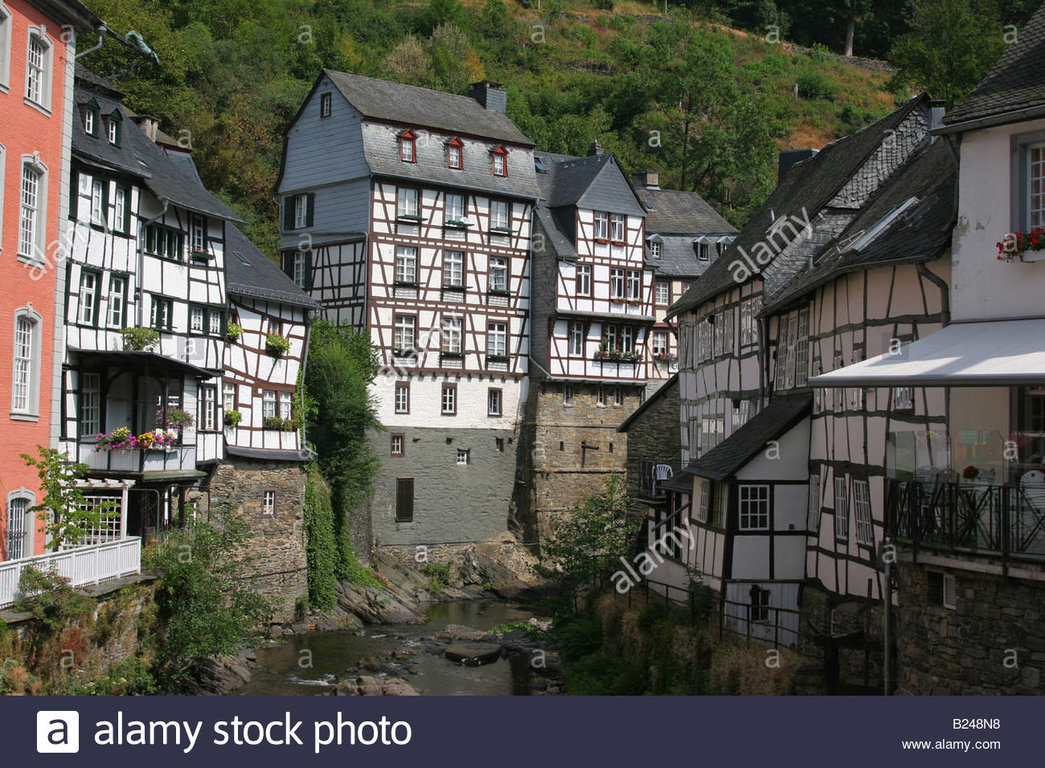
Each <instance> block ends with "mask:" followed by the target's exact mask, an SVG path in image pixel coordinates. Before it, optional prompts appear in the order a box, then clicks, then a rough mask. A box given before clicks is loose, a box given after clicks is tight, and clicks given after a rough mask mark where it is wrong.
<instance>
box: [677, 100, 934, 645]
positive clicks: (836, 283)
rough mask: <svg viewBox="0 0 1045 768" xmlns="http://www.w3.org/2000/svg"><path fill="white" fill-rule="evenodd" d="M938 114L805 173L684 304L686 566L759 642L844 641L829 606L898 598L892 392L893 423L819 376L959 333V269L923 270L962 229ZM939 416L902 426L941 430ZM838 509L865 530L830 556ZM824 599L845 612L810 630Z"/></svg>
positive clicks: (897, 124) (827, 155)
mask: <svg viewBox="0 0 1045 768" xmlns="http://www.w3.org/2000/svg"><path fill="white" fill-rule="evenodd" d="M938 116H939V111H938V110H937V108H936V107H934V105H932V104H931V103H930V102H929V101H928V100H927V99H925V98H919V99H916V100H913V101H912V102H911V103H910V104H908V105H907V106H905V107H904V108H902V109H900V110H897V111H896V112H894V113H893V114H892V115H890V116H888V117H886V118H884V119H883V120H881V121H879V122H878V123H876V124H874V125H872V126H869V127H867V128H865V129H863V130H862V131H859V132H858V133H856V134H853V135H852V136H849V137H846V138H844V139H842V140H839V141H838V142H835V143H833V144H831V145H829V146H828V147H826V148H825V149H824V150H823V151H822V152H820V153H819V154H816V155H814V156H812V157H810V158H809V159H807V160H805V161H804V162H801V163H799V164H797V165H795V166H793V167H792V168H790V170H788V171H787V173H786V175H785V176H784V177H783V178H782V179H781V182H780V185H779V186H778V188H777V190H776V191H775V192H774V193H773V194H772V195H771V196H770V198H769V200H768V201H767V202H766V204H765V205H764V206H763V208H762V209H761V210H760V211H759V212H758V213H757V214H756V215H755V217H754V219H753V221H752V223H751V224H749V225H748V227H746V228H745V230H744V231H743V232H741V233H740V235H739V237H738V238H737V241H736V243H735V244H734V245H733V246H732V247H730V248H729V249H727V250H726V251H725V253H724V254H723V257H722V258H721V259H720V260H719V261H718V262H716V263H715V264H714V265H713V266H712V267H711V268H710V269H709V270H708V272H706V273H705V275H704V277H703V278H702V279H701V280H700V281H698V283H697V285H696V286H695V287H694V288H693V289H692V290H691V291H690V292H689V293H688V294H687V295H686V297H684V299H683V300H682V301H681V302H679V303H678V304H676V305H675V307H673V308H672V313H673V314H675V315H680V316H681V322H680V326H681V328H682V339H683V341H682V374H681V376H680V383H681V387H682V393H681V400H682V406H681V414H680V417H681V427H682V440H683V444H684V448H683V450H684V453H686V454H687V456H688V458H689V464H688V465H687V467H686V469H685V471H684V477H683V478H681V482H679V481H678V480H676V484H677V487H680V488H681V487H688V486H689V485H690V484H692V488H691V489H690V492H689V493H688V494H685V495H684V496H683V497H682V498H681V499H680V500H678V501H676V504H677V506H678V514H679V515H681V514H682V513H683V512H685V513H686V514H688V515H689V520H690V522H691V523H692V525H693V526H694V531H695V533H696V536H695V546H694V547H693V551H692V554H691V559H690V560H689V561H688V563H687V564H689V565H692V566H695V567H696V568H697V569H698V570H699V571H700V572H701V574H702V575H703V578H704V580H705V582H706V583H707V584H708V585H709V586H711V587H712V588H713V589H714V590H715V591H716V592H718V593H719V595H720V597H721V598H722V600H723V622H724V625H725V626H727V627H728V628H730V629H733V630H735V631H739V632H741V633H743V634H745V635H749V636H753V637H757V638H760V639H763V640H767V641H770V642H774V643H777V644H781V645H792V646H794V645H798V643H799V639H800V631H802V630H800V627H805V626H808V625H809V624H810V623H811V624H812V625H813V626H816V627H817V628H818V630H819V631H821V632H822V633H823V634H824V635H827V636H830V635H831V634H832V633H831V628H830V626H829V624H830V621H831V616H830V614H829V613H828V611H826V610H819V609H821V608H824V606H825V605H826V606H828V607H830V608H834V607H837V606H838V605H839V604H841V603H843V602H846V601H847V600H852V599H854V598H859V599H862V600H870V601H872V602H874V601H880V600H881V590H880V586H881V585H880V583H879V582H877V581H876V580H875V579H874V578H873V575H872V574H874V573H876V565H877V561H876V553H877V551H878V550H877V547H878V545H879V544H880V540H881V530H882V521H883V520H884V503H883V498H882V495H881V482H880V477H881V474H883V472H884V466H885V463H886V459H885V454H886V445H885V440H884V434H885V425H886V423H887V422H888V419H889V416H888V415H887V414H888V413H889V412H890V411H891V410H892V405H893V403H892V400H891V399H890V398H889V397H888V396H887V395H888V393H886V394H883V395H881V396H880V397H879V398H878V399H877V400H876V402H880V403H881V409H878V406H877V405H876V406H875V408H876V409H878V410H874V411H872V412H870V413H868V412H865V407H866V405H867V404H866V402H865V400H864V397H863V393H862V391H861V392H853V393H849V396H848V397H851V399H846V400H845V401H844V402H834V401H832V402H831V403H826V402H825V401H824V399H823V396H822V393H821V394H820V395H819V396H818V398H814V396H813V393H812V392H811V390H810V388H809V386H808V378H809V376H810V375H812V374H813V373H816V372H818V371H821V370H824V368H825V367H835V366H840V365H842V364H844V363H843V361H844V360H845V359H847V356H851V355H854V354H855V355H863V354H866V352H865V350H866V349H875V350H877V349H879V348H881V347H880V345H882V344H885V345H886V347H888V345H889V344H890V340H891V339H894V338H900V337H904V338H910V337H911V336H913V335H918V334H919V333H925V332H927V329H931V328H932V327H933V325H934V324H935V325H936V326H938V325H939V324H940V323H941V322H942V314H941V313H942V312H943V311H944V308H943V307H942V305H941V290H940V288H941V286H945V285H946V282H945V279H946V276H947V272H946V270H944V269H937V271H936V272H932V271H930V270H928V269H927V268H925V266H924V264H922V265H921V266H916V265H917V264H921V263H922V262H934V260H937V259H938V257H939V256H940V254H941V250H942V249H943V248H944V247H945V246H946V234H947V232H948V231H949V226H950V210H951V206H950V202H949V201H950V197H949V196H948V195H949V192H948V186H947V185H948V183H952V184H953V172H949V166H948V155H947V152H949V151H950V150H949V148H948V147H947V146H945V145H943V144H941V145H939V146H934V145H933V144H932V140H931V138H930V136H929V133H928V131H929V128H930V125H931V123H932V120H933V119H934V117H938ZM905 216H906V217H908V218H905ZM912 220H917V221H919V222H922V223H924V224H925V226H926V230H925V233H924V234H923V236H919V237H911V236H910V231H911V226H912V225H911V221H912ZM901 246H902V247H901ZM936 263H937V265H938V263H939V262H936ZM814 357H815V358H816V359H813V358H814ZM934 405H936V406H938V405H939V404H938V403H929V404H926V405H925V407H919V408H918V409H917V410H914V409H908V410H907V411H905V412H904V413H902V414H901V415H900V416H899V418H900V419H902V420H905V421H910V422H913V423H920V424H923V425H924V424H925V423H927V421H929V420H931V418H932V413H933V406H934ZM811 441H812V443H811ZM811 444H812V446H813V447H812V451H813V454H812V464H811V453H810V450H811V447H810V446H811ZM865 464H866V465H867V466H868V469H867V470H864V469H863V466H864V465H865ZM811 466H812V467H814V468H815V472H814V474H811ZM825 473H829V476H825ZM836 480H838V481H841V482H837V483H836ZM825 483H827V484H829V488H828V490H827V491H825V490H822V489H823V488H824V484H825ZM836 486H837V492H838V497H837V498H838V501H837V502H834V501H832V500H833V499H834V497H833V496H831V495H829V491H832V490H834V489H835V488H836ZM814 492H815V495H816V502H815V503H813V504H812V511H811V512H810V499H811V498H812V496H813V494H814ZM850 498H851V499H853V503H852V505H850V503H849V499H850ZM689 500H692V503H691V504H688V502H689ZM822 500H825V501H823V506H824V507H825V508H826V509H834V507H835V503H838V504H842V505H843V506H844V507H845V513H846V518H845V520H846V521H848V520H849V517H850V516H851V515H853V514H854V513H855V510H856V509H857V507H859V517H858V519H859V520H860V524H859V525H857V526H852V527H851V528H850V526H849V524H848V522H845V524H844V525H843V524H840V525H839V527H838V528H837V536H835V537H829V538H830V539H831V542H830V545H827V544H824V543H822V542H821V538H820V537H821V532H822V531H823V530H824V526H823V525H821V523H820V513H821V503H822ZM825 514H826V513H825ZM875 520H877V521H878V522H877V524H876V523H875ZM681 522H684V521H681V520H679V521H676V522H674V523H672V525H678V524H681ZM857 529H859V530H857ZM809 531H812V533H811V534H809V535H810V538H809V540H808V542H807V533H808V532H809ZM831 532H832V533H835V531H831ZM825 535H826V534H825ZM860 541H862V542H864V543H863V544H862V545H861V544H860V543H859V542H860ZM861 547H862V548H861ZM821 557H824V558H826V559H825V560H824V561H821V560H820V558H821ZM810 567H812V569H813V572H814V574H815V575H811V574H810V572H809V569H810ZM859 567H863V568H865V569H866V570H864V571H860V572H859V573H858V572H857V568H859ZM839 573H841V574H844V575H843V576H842V577H841V578H836V575H837V574H839ZM863 577H868V578H870V592H868V588H869V587H868V580H867V578H863ZM807 587H808V589H807ZM814 590H820V591H822V592H824V593H827V594H828V595H830V598H829V599H828V600H826V601H825V600H822V601H820V602H819V603H817V606H818V610H816V611H814V612H813V613H812V614H811V615H810V616H808V617H807V618H808V619H809V621H808V622H800V613H801V611H803V610H804V607H803V606H804V605H812V604H813V602H812V601H805V598H804V594H805V593H806V592H809V593H812V591H814ZM854 591H855V594H854ZM803 601H805V602H803ZM825 617H826V621H827V622H828V626H826V627H825ZM836 626H840V625H838V624H836Z"/></svg>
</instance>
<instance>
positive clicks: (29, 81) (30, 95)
mask: <svg viewBox="0 0 1045 768" xmlns="http://www.w3.org/2000/svg"><path fill="white" fill-rule="evenodd" d="M53 53H54V46H53V45H52V44H51V41H50V40H48V39H47V34H46V33H45V32H44V31H43V29H41V28H31V29H30V30H29V41H28V45H27V47H26V59H25V98H26V99H28V100H29V101H30V102H32V103H33V104H35V105H36V106H38V107H41V108H43V109H45V110H50V109H51V78H52V77H53V67H52V66H51V61H52V56H53Z"/></svg>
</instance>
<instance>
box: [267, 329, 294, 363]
mask: <svg viewBox="0 0 1045 768" xmlns="http://www.w3.org/2000/svg"><path fill="white" fill-rule="evenodd" d="M265 351H266V352H268V353H269V354H270V355H272V356H273V357H283V355H285V354H287V352H289V351H290V339H288V338H287V337H286V336H280V335H279V334H278V333H270V334H269V335H268V336H267V337H266V338H265Z"/></svg>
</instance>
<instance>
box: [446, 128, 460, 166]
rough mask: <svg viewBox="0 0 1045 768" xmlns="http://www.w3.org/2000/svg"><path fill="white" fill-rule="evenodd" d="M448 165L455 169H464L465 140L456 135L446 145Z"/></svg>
mask: <svg viewBox="0 0 1045 768" xmlns="http://www.w3.org/2000/svg"><path fill="white" fill-rule="evenodd" d="M446 167H447V168H451V169H453V170H455V171H461V170H464V142H463V141H461V140H460V139H459V138H457V137H456V136H455V137H454V138H452V139H451V140H450V143H449V144H447V145H446Z"/></svg>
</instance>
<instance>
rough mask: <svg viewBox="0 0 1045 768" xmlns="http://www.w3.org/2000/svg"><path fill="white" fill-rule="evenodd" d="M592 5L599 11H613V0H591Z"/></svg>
mask: <svg viewBox="0 0 1045 768" xmlns="http://www.w3.org/2000/svg"><path fill="white" fill-rule="evenodd" d="M591 7H592V8H594V9H595V10H597V11H612V10H613V0H591Z"/></svg>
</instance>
